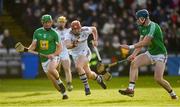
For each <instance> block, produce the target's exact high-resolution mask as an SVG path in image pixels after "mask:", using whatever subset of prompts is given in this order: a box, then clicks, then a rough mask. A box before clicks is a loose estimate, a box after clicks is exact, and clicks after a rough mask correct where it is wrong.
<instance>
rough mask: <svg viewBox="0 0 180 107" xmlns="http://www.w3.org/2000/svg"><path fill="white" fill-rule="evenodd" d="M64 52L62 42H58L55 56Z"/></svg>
mask: <svg viewBox="0 0 180 107" xmlns="http://www.w3.org/2000/svg"><path fill="white" fill-rule="evenodd" d="M61 52H62V44H61V43H57V44H56V51H55V52H54V53H53V55H54V56H58V55H59V54H60V53H61Z"/></svg>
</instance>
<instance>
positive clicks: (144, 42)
mask: <svg viewBox="0 0 180 107" xmlns="http://www.w3.org/2000/svg"><path fill="white" fill-rule="evenodd" d="M151 40H152V37H150V36H145V37H144V38H143V40H142V41H139V42H138V43H136V44H134V45H120V47H122V48H124V49H128V50H129V49H137V48H142V47H144V46H148V45H149V44H150V43H151Z"/></svg>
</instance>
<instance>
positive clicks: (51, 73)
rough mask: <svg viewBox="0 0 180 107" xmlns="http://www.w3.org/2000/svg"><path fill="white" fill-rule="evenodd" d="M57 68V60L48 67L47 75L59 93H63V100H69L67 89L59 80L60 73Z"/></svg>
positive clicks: (50, 62)
mask: <svg viewBox="0 0 180 107" xmlns="http://www.w3.org/2000/svg"><path fill="white" fill-rule="evenodd" d="M57 66H58V62H57V61H55V60H52V61H49V63H48V65H47V72H46V75H47V77H48V78H49V79H50V80H51V81H52V83H53V85H54V87H55V88H56V89H57V90H58V91H59V92H61V94H62V95H63V99H67V98H68V96H67V95H66V92H65V87H64V85H63V82H62V81H61V79H60V78H59V73H58V71H57V70H56V68H57Z"/></svg>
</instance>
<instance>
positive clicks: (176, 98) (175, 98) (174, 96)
mask: <svg viewBox="0 0 180 107" xmlns="http://www.w3.org/2000/svg"><path fill="white" fill-rule="evenodd" d="M171 99H172V100H179V97H178V96H177V95H173V96H171Z"/></svg>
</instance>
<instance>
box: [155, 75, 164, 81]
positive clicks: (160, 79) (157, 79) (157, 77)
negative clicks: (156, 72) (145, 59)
mask: <svg viewBox="0 0 180 107" xmlns="http://www.w3.org/2000/svg"><path fill="white" fill-rule="evenodd" d="M154 80H155V81H156V82H157V83H161V81H162V80H163V78H161V77H159V76H154Z"/></svg>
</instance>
